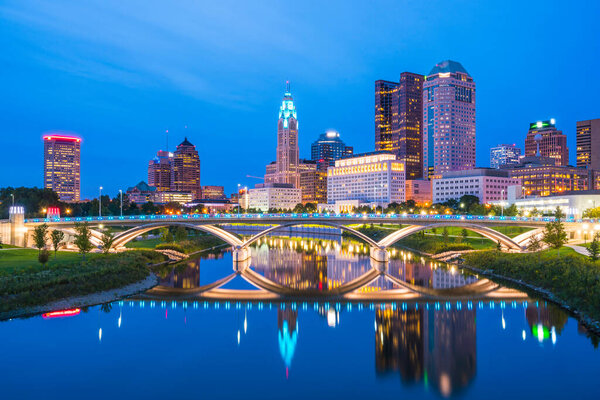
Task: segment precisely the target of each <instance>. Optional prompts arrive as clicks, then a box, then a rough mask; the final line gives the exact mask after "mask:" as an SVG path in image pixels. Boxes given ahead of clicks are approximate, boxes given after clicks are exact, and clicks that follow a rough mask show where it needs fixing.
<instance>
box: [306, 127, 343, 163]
mask: <svg viewBox="0 0 600 400" xmlns="http://www.w3.org/2000/svg"><path fill="white" fill-rule="evenodd" d="M352 152H353V148H352V147H350V146H346V144H345V143H344V142H343V141H342V139H340V134H339V132H337V131H334V130H329V131H327V132H325V133H322V134H321V135H319V138H318V139H317V140H316V141H314V142H313V144H312V145H311V146H310V155H311V157H310V158H311V159H312V160H313V161H315V162H316V163H317V166H318V168H319V169H321V170H324V171H327V167H333V166H334V165H335V160H338V159H340V158H343V157H346V156H350V155H352Z"/></svg>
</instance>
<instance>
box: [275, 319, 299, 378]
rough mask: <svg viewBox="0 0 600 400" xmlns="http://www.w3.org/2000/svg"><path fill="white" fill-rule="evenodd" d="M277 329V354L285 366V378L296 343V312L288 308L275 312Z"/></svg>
mask: <svg viewBox="0 0 600 400" xmlns="http://www.w3.org/2000/svg"><path fill="white" fill-rule="evenodd" d="M277 328H278V329H279V335H278V339H279V352H280V353H281V358H282V359H283V362H284V364H285V374H286V377H287V375H288V373H289V368H290V366H291V365H292V359H293V358H294V351H295V350H296V343H297V342H298V311H293V310H290V309H289V308H286V309H285V310H281V309H279V310H277Z"/></svg>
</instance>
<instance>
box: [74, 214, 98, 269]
mask: <svg viewBox="0 0 600 400" xmlns="http://www.w3.org/2000/svg"><path fill="white" fill-rule="evenodd" d="M75 232H76V233H75V246H77V248H78V249H79V254H81V255H82V256H83V261H85V255H86V254H87V253H89V252H90V251H91V250H92V248H93V247H94V246H93V245H92V241H91V237H92V231H90V227H89V225H88V224H87V222H84V223H76V224H75Z"/></svg>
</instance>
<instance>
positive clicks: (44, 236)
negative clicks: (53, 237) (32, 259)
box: [33, 224, 48, 255]
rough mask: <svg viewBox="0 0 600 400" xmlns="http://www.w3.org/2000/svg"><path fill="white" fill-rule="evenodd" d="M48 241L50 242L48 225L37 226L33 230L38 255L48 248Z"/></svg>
mask: <svg viewBox="0 0 600 400" xmlns="http://www.w3.org/2000/svg"><path fill="white" fill-rule="evenodd" d="M47 240H48V225H46V224H41V225H38V226H36V227H35V228H34V229H33V244H34V245H35V248H36V249H38V255H39V252H41V251H42V249H44V248H46V241H47Z"/></svg>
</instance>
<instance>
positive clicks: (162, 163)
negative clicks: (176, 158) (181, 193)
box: [148, 150, 173, 192]
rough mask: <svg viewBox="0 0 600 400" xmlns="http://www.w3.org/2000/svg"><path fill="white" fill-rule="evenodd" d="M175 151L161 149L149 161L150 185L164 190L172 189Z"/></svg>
mask: <svg viewBox="0 0 600 400" xmlns="http://www.w3.org/2000/svg"><path fill="white" fill-rule="evenodd" d="M172 168H173V153H170V152H168V151H164V150H160V151H159V152H157V153H156V157H154V158H153V159H152V160H150V161H149V162H148V185H150V186H152V187H155V188H156V190H158V191H161V192H164V191H169V190H171V175H172Z"/></svg>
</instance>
